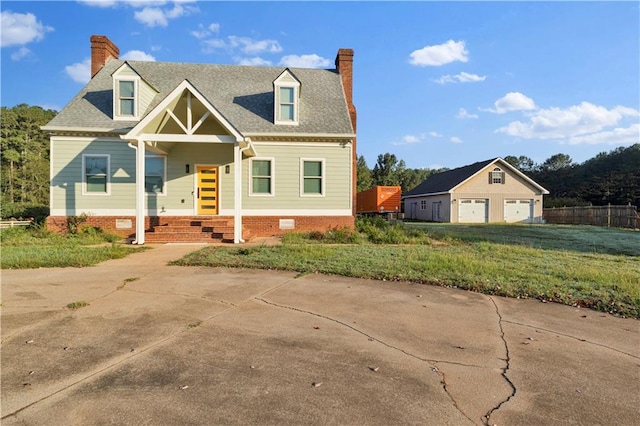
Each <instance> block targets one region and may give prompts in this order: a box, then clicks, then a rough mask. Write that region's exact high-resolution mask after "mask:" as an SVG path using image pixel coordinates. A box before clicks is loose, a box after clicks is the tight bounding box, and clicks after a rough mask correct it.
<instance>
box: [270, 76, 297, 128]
mask: <svg viewBox="0 0 640 426" xmlns="http://www.w3.org/2000/svg"><path fill="white" fill-rule="evenodd" d="M283 87H289V88H292V89H293V120H282V119H280V104H281V103H280V88H283ZM274 88H275V93H274V97H275V102H274V110H273V121H274V123H275V124H284V125H287V126H297V125H298V124H299V122H300V117H299V115H300V83H291V82H286V83H278V82H276V83H275V84H274Z"/></svg>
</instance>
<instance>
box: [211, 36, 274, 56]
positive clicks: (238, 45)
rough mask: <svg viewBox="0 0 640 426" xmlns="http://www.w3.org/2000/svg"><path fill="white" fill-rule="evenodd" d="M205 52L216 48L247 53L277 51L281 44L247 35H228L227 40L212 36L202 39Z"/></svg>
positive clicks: (256, 53)
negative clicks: (212, 37) (211, 37)
mask: <svg viewBox="0 0 640 426" xmlns="http://www.w3.org/2000/svg"><path fill="white" fill-rule="evenodd" d="M203 43H204V45H205V46H206V48H205V53H209V52H211V51H213V50H216V49H227V50H236V49H238V50H240V51H241V52H243V53H245V54H247V55H258V54H260V53H279V52H282V46H280V43H278V42H277V41H276V40H269V39H266V40H254V39H252V38H249V37H238V36H228V37H227V40H226V41H225V40H223V39H220V38H214V39H209V40H203Z"/></svg>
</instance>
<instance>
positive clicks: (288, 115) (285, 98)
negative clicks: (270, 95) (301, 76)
mask: <svg viewBox="0 0 640 426" xmlns="http://www.w3.org/2000/svg"><path fill="white" fill-rule="evenodd" d="M273 86H274V98H275V99H274V107H275V108H274V112H273V115H274V118H275V120H274V122H275V124H288V125H297V124H298V122H299V120H300V119H299V110H300V105H299V98H300V82H299V81H298V79H297V78H296V76H295V75H293V73H292V72H291V71H290V70H289V69H286V70H284V71H283V72H282V74H280V76H278V78H276V79H275V81H274V82H273Z"/></svg>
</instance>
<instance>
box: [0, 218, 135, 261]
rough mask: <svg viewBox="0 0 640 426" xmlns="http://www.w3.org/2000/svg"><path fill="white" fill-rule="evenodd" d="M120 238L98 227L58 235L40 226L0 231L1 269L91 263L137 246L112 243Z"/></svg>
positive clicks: (131, 250)
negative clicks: (71, 233) (0, 248)
mask: <svg viewBox="0 0 640 426" xmlns="http://www.w3.org/2000/svg"><path fill="white" fill-rule="evenodd" d="M119 239H120V237H118V236H115V235H111V234H106V233H104V232H102V230H100V229H99V228H87V230H86V231H83V232H80V233H78V234H76V235H60V234H56V233H52V232H49V231H47V230H46V229H44V228H43V227H40V226H36V227H30V228H10V229H6V230H3V231H2V232H0V243H1V244H2V256H1V257H0V267H1V268H2V269H33V268H53V267H83V266H92V265H95V264H97V263H100V262H104V261H105V260H109V259H120V258H123V257H125V256H126V255H128V254H130V253H133V252H135V251H137V250H140V249H141V248H136V247H128V246H125V245H122V244H116V241H118V240H119Z"/></svg>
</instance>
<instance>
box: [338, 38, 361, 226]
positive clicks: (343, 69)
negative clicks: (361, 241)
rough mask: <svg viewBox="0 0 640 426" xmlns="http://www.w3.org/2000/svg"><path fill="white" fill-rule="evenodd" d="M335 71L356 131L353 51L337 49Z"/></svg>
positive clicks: (353, 194)
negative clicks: (340, 82)
mask: <svg viewBox="0 0 640 426" xmlns="http://www.w3.org/2000/svg"><path fill="white" fill-rule="evenodd" d="M336 70H337V71H338V74H340V77H342V87H343V88H344V96H345V98H346V99H347V107H348V108H349V117H350V118H351V126H352V127H353V131H354V133H355V131H356V107H355V106H354V105H353V49H338V54H337V55H336ZM351 170H352V172H351V173H352V175H351V208H352V211H351V214H352V215H353V217H354V220H355V217H356V202H357V197H356V192H357V185H358V155H357V152H356V138H355V137H354V138H353V141H352V143H351ZM354 225H355V224H354Z"/></svg>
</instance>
